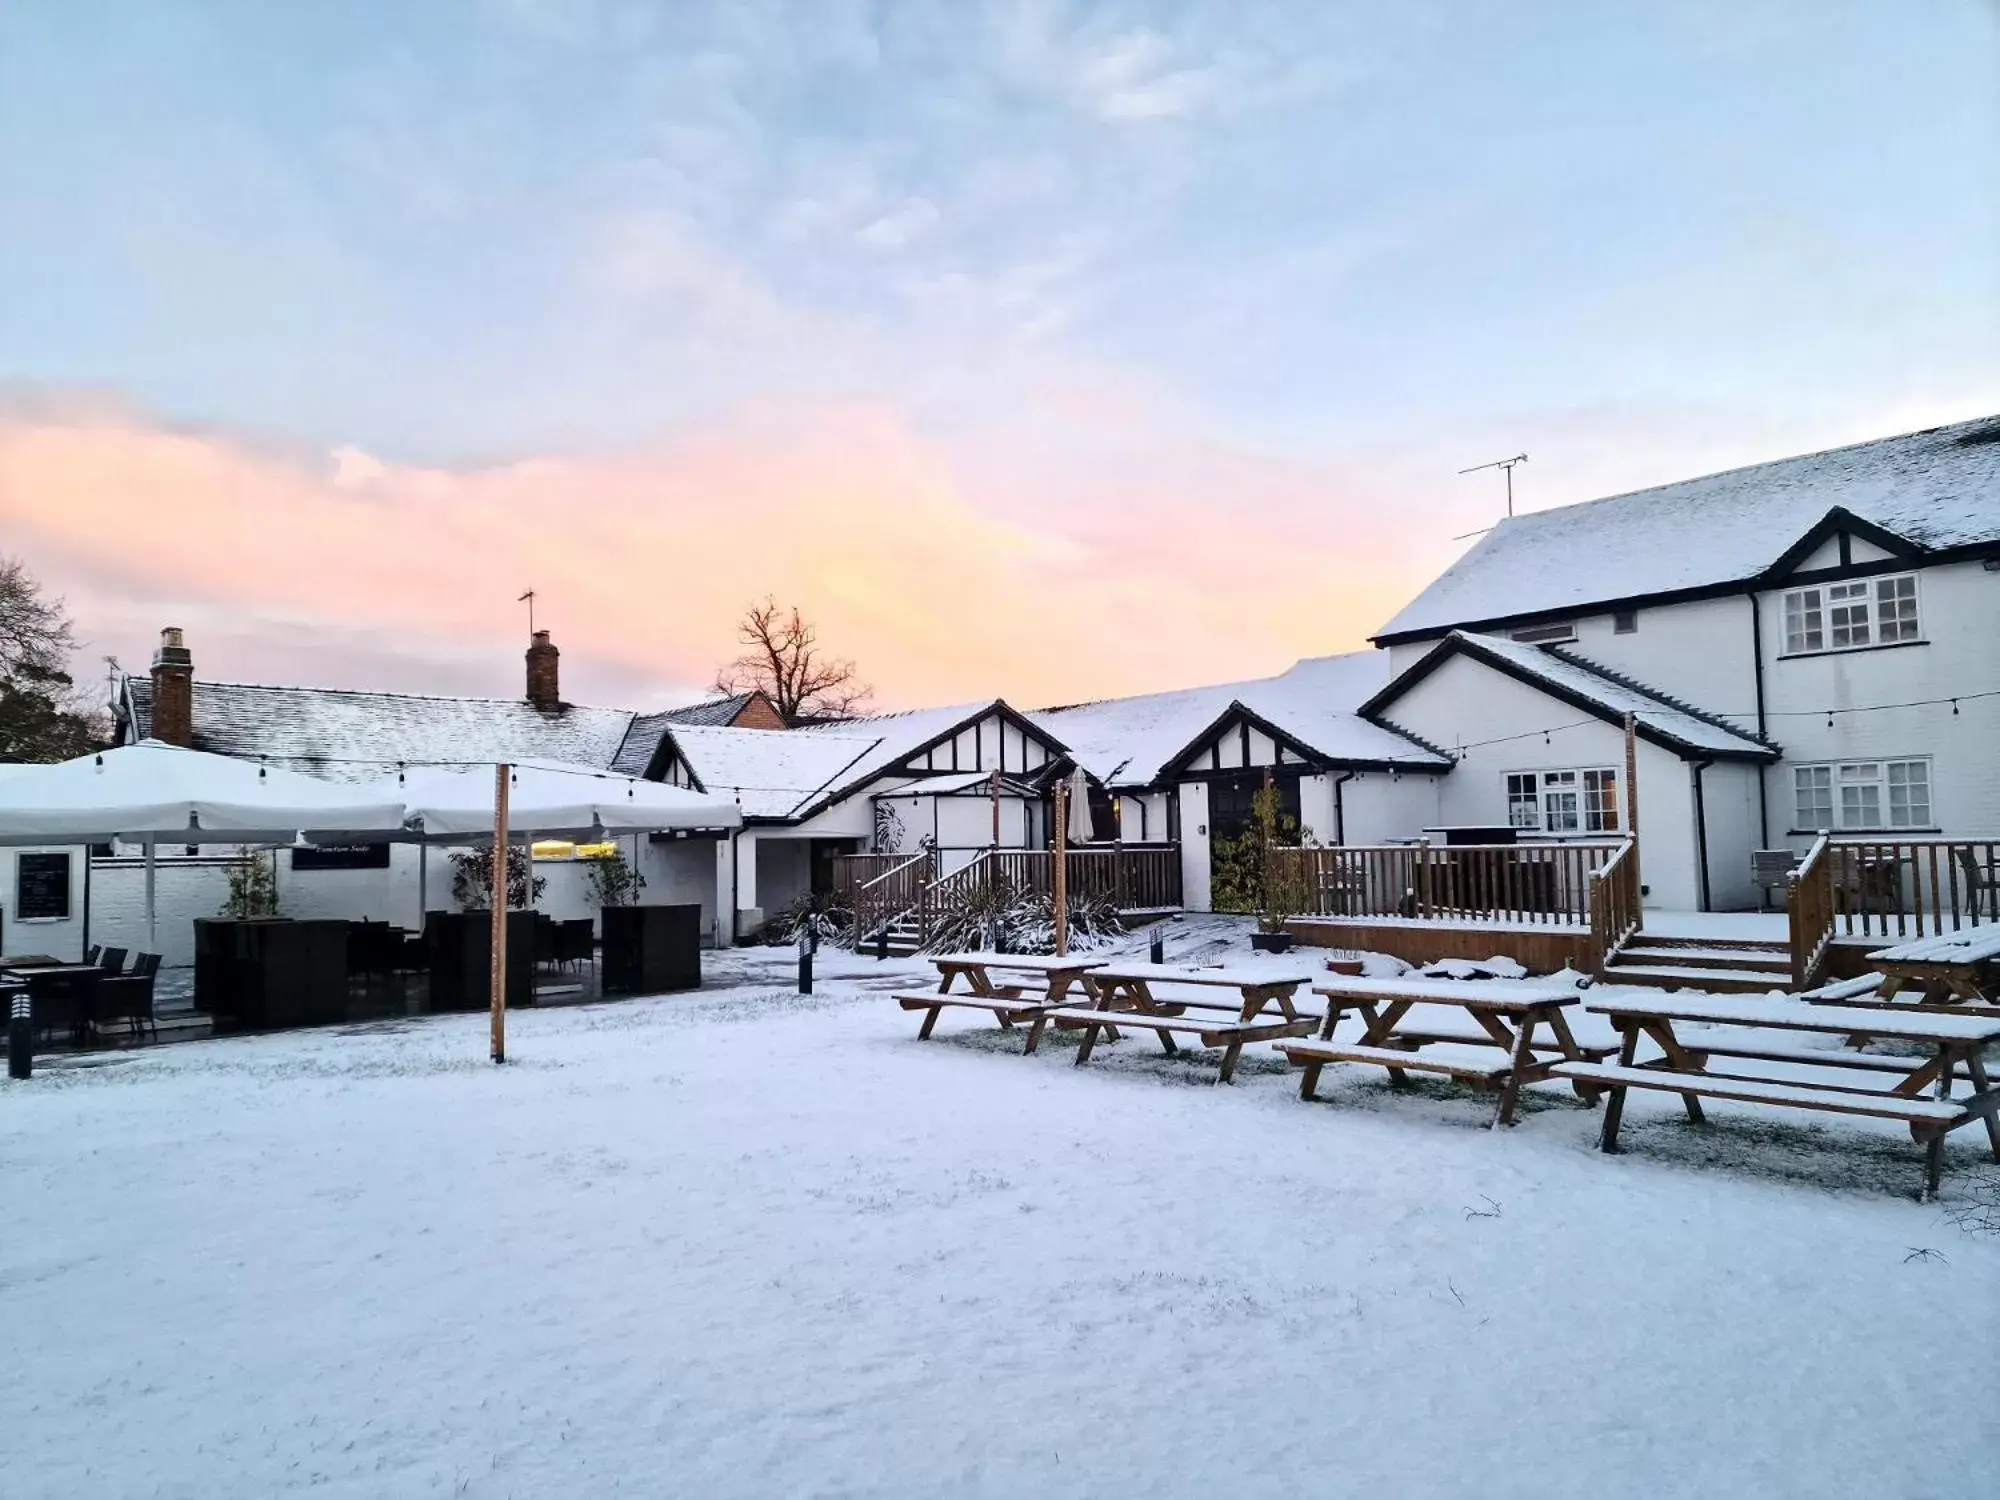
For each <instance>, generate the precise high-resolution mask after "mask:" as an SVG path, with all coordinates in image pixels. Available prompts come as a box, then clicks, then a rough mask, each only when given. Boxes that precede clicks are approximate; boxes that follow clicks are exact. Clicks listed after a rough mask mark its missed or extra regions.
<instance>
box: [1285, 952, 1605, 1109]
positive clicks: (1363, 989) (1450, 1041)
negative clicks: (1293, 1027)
mask: <svg viewBox="0 0 2000 1500" xmlns="http://www.w3.org/2000/svg"><path fill="white" fill-rule="evenodd" d="M1313 993H1314V994H1315V995H1319V996H1322V997H1324V998H1325V1000H1326V1016H1325V1019H1324V1021H1323V1022H1322V1024H1321V1030H1320V1035H1319V1039H1318V1040H1317V1041H1306V1042H1285V1043H1281V1044H1280V1045H1279V1047H1278V1050H1279V1051H1280V1052H1282V1053H1284V1054H1285V1056H1286V1057H1287V1058H1289V1059H1290V1060H1291V1061H1292V1062H1294V1063H1296V1064H1298V1065H1300V1066H1302V1067H1303V1068H1304V1069H1305V1076H1304V1077H1303V1078H1302V1079H1301V1080H1300V1083H1299V1097H1300V1098H1301V1099H1308V1100H1309V1099H1311V1098H1312V1097H1313V1096H1314V1093H1315V1091H1316V1090H1317V1089H1318V1087H1319V1078H1320V1072H1321V1070H1322V1069H1324V1068H1325V1067H1326V1065H1327V1064H1328V1063H1366V1064H1372V1065H1374V1066H1377V1067H1382V1068H1387V1069H1388V1070H1389V1078H1390V1081H1391V1082H1392V1083H1396V1084H1402V1083H1405V1082H1407V1081H1408V1080H1407V1077H1406V1074H1407V1073H1409V1072H1413V1071H1414V1072H1421V1073H1439V1074H1443V1075H1445V1076H1446V1077H1450V1078H1457V1079H1459V1080H1461V1081H1463V1082H1467V1083H1472V1084H1475V1085H1478V1086H1479V1087H1481V1088H1490V1089H1494V1090H1496V1091H1497V1092H1498V1094H1499V1098H1498V1100H1497V1102H1496V1105H1495V1108H1494V1112H1493V1119H1492V1121H1491V1122H1490V1123H1492V1124H1498V1125H1512V1124H1513V1123H1514V1109H1515V1105H1516V1103H1517V1102H1518V1101H1519V1098H1520V1093H1521V1085H1522V1084H1524V1083H1534V1082H1536V1081H1537V1080H1539V1079H1543V1078H1547V1077H1549V1076H1550V1074H1551V1072H1552V1070H1553V1069H1554V1068H1555V1066H1556V1064H1558V1063H1563V1062H1584V1061H1590V1060H1593V1059H1601V1058H1604V1057H1608V1056H1610V1054H1611V1052H1612V1051H1613V1050H1614V1049H1612V1048H1611V1047H1583V1046H1579V1045H1578V1043H1577V1040H1576V1038H1575V1037H1574V1036H1573V1035H1572V1034H1571V1033H1570V1029H1569V1022H1568V1020H1567V1019H1566V1018H1565V1017H1564V1015H1563V1010H1564V1008H1565V1007H1567V1006H1571V1005H1574V1004H1576V1002H1577V994H1576V991H1575V990H1574V989H1571V988H1570V987H1569V986H1568V985H1563V984H1539V985H1537V984H1524V983H1519V982H1516V981H1512V980H1464V979H1361V978H1354V979H1335V980H1331V981H1329V982H1328V983H1326V984H1321V985H1315V986H1314V987H1313ZM1419 1005H1423V1006H1432V1007H1436V1006H1449V1007H1454V1008H1456V1009H1459V1010H1463V1011H1464V1012H1465V1013H1466V1014H1467V1015H1468V1016H1470V1017H1471V1019H1472V1022H1473V1025H1472V1027H1471V1028H1458V1029H1447V1028H1444V1027H1440V1026H1439V1025H1438V1024H1437V1023H1436V1022H1435V1021H1429V1020H1428V1017H1427V1015H1426V1018H1425V1019H1424V1020H1419V1021H1415V1022H1413V1021H1412V1014H1411V1013H1412V1011H1413V1010H1414V1009H1415V1007H1417V1006H1419ZM1348 1011H1359V1012H1360V1014H1361V1018H1362V1031H1361V1037H1360V1039H1359V1040H1358V1041H1353V1042H1337V1041H1335V1040H1334V1030H1335V1028H1336V1027H1337V1026H1338V1025H1339V1024H1340V1021H1341V1019H1342V1017H1343V1016H1344V1015H1345V1014H1346V1013H1347V1012H1348ZM1542 1027H1546V1028H1547V1029H1548V1034H1549V1035H1548V1040H1547V1041H1544V1042H1538V1041H1537V1040H1536V1039H1535V1033H1536V1031H1537V1030H1538V1029H1539V1028H1542ZM1433 1047H1442V1048H1443V1049H1444V1050H1442V1051H1426V1050H1424V1049H1426V1048H1433ZM1493 1048H1498V1049H1499V1050H1500V1052H1501V1054H1502V1055H1501V1057H1500V1058H1498V1059H1494V1058H1491V1057H1489V1056H1487V1055H1484V1054H1485V1053H1487V1052H1488V1051H1490V1050H1491V1049H1493ZM1574 1087H1575V1089H1576V1093H1577V1096H1578V1097H1579V1098H1581V1099H1582V1100H1584V1102H1585V1103H1594V1102H1595V1101H1596V1099H1597V1095H1598V1090H1597V1089H1596V1087H1595V1086H1593V1085H1590V1084H1585V1083H1576V1084H1574Z"/></svg>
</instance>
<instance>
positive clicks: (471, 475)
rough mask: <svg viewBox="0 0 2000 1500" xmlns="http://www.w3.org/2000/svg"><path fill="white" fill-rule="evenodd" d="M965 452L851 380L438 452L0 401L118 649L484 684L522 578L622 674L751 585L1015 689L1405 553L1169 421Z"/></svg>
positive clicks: (391, 682)
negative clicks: (590, 451)
mask: <svg viewBox="0 0 2000 1500" xmlns="http://www.w3.org/2000/svg"><path fill="white" fill-rule="evenodd" d="M1124 446H1126V447H1127V448H1128V450H1129V444H1128V445H1124ZM967 467H968V465H967V462H966V460H965V459H964V457H963V456H962V455H960V454H957V453H955V452H954V451H952V450H949V449H947V448H945V447H943V446H941V445H939V444H937V443H935V442H930V441H926V440H924V439H922V438H920V437H919V436H917V435H916V434H914V433H913V432H912V431H911V430H910V428H909V427H908V426H907V425H906V424H905V423H904V422H903V421H902V420H900V419H899V418H898V417H897V416H896V415H895V414H894V413H891V412H888V411H885V410H882V409H879V408H873V407H859V406H857V407H841V408H824V407H822V408H814V409H811V410H792V409H785V410H777V409H772V410H762V411H755V412H748V413H744V414H741V415H739V416H738V417H736V418H735V419H733V420H731V421H730V422H728V423H727V424H725V425H720V426H716V427H712V428H710V429H707V430H704V431H701V432H698V433H692V434H688V435H684V436H680V437H677V438H675V439H673V440H671V441H666V442H662V443H660V444H658V445H655V446H653V447H650V448H648V449H645V450H643V451H634V452H625V453H617V454H605V455H593V456H565V455H550V456H544V457H536V458H530V459H526V460H522V461H519V462H514V463H509V464H506V465H502V466H497V467H491V468H483V469H467V470H452V469H439V468H425V467H418V466H411V465H403V464H398V463H395V462H392V461H388V460H385V459H382V458H381V457H379V456H376V455H371V454H368V453H365V452H362V451H360V450H357V449H352V448H346V449H340V450H337V451H336V452H334V453H332V454H327V455H317V454H309V455H300V454H297V453H285V452H278V451H274V450H272V449H271V448H270V447H269V446H268V445H263V444H258V443H255V442H252V441H249V440H247V439H243V438H240V437H236V436H232V435H228V434H215V433H190V432H181V431H174V430H169V429H167V428H165V427H163V426H161V425H158V424H155V423H151V422H148V421H146V420H144V419H142V418H139V417H136V416H133V415H131V414H129V413H125V414H117V415H106V414H103V413H97V414H93V415H77V414H74V413H56V412H51V411H43V412H38V413H34V414H29V415H24V416H19V417H16V418H13V419H0V523H4V526H5V532H6V535H7V537H8V541H7V544H6V545H7V550H8V551H10V552H17V553H19V554H20V555H22V556H23V557H24V558H25V559H26V560H27V561H28V563H29V565H30V567H31V568H33V569H34V570H35V571H37V573H38V574H39V575H41V576H42V577H43V578H45V579H46V580H47V581H48V582H49V583H50V584H51V585H52V586H54V587H57V588H59V589H62V590H64V591H66V592H67V593H68V595H69V599H70V604H71V607H72V609H73V611H74V612H75V614H76V615H77V617H78V620H79V624H80V625H81V627H82V628H83V631H84V633H85V634H86V635H87V636H88V637H89V638H90V639H91V640H92V642H93V648H94V649H97V650H109V651H117V652H120V653H123V654H124V656H125V659H126V661H127V662H128V663H136V662H138V661H140V660H142V659H143V658H144V654H145V652H146V651H147V650H148V649H149V648H150V645H151V642H152V640H153V632H154V630H155V629H156V628H157V627H158V626H159V625H161V624H166V623H175V624H181V625H185V626H187V627H188V628H189V629H190V631H191V632H193V639H194V644H195V646H196V649H197V652H198V660H199V662H200V667H201V670H202V671H203V672H204V673H206V674H208V675H212V676H216V677H230V676H234V677H242V678H250V679H253V680H285V679H291V680H316V681H324V682H330V683H335V684H337V685H344V686H394V687H400V688H435V689H440V690H445V691H490V692H499V693H512V692H515V691H518V684H519V663H518V651H519V647H520V644H521V640H522V635H523V632H524V622H523V617H522V612H521V608H520V606H519V605H517V604H516V603H515V596H516V595H517V594H519V593H520V592H521V591H522V590H523V589H526V588H530V587H532V588H534V589H536V590H537V591H538V595H539V600H540V606H539V615H540V619H541V621H542V622H544V623H546V624H547V625H548V626H549V627H550V628H552V629H553V630H554V631H555V633H556V639H557V641H558V643H559V644H560V645H561V646H562V647H563V649H564V672H565V678H564V681H565V687H566V689H567V691H568V693H569V695H570V696H572V697H575V698H577V699H579V700H580V701H600V702H617V703H633V704H635V705H643V704H645V703H647V702H650V701H652V698H653V697H656V696H658V695H662V694H667V693H671V692H674V691H675V690H677V689H678V690H685V689H687V688H691V687H698V686H699V685H700V684H702V683H704V682H705V681H706V680H707V679H708V678H709V676H710V675H711V674H712V672H713V670H714V667H715V666H716V664H717V663H718V662H720V661H722V660H725V659H726V658H728V657H729V656H730V655H731V654H733V642H732V622H733V620H734V619H735V618H736V616H737V614H738V613H739V612H740V610H741V608H742V606H743V605H744V603H745V602H747V601H748V600H749V599H752V598H754V597H758V596H761V595H764V594H767V593H768V594H772V595H775V596H776V597H778V598H779V599H781V600H786V601H795V602H797V603H798V604H799V605H800V606H801V607H803V608H804V609H805V610H807V611H808V613H810V614H811V615H813V616H814V617H816V618H817V619H818V620H819V621H820V623H821V628H822V636H823V639H824V640H825V641H826V642H827V643H828V645H829V646H830V647H831V648H832V649H834V650H837V651H838V652H840V653H842V654H846V655H851V656H853V657H854V658H855V659H856V660H857V661H858V662H859V663H860V664H861V666H862V668H863V671H864V673H865V674H866V675H867V676H868V677H869V679H870V680H871V681H873V682H874V683H875V684H876V686H877V689H878V697H879V700H880V701H881V702H882V703H883V704H885V705H909V704H918V703H934V702H945V701H953V700H959V699H966V698H976V697H983V696H988V695H1004V696H1006V697H1008V698H1010V699H1012V700H1013V701H1015V702H1017V703H1021V704H1024V705H1034V704H1039V703H1044V702H1056V701H1069V700H1073V699H1078V698H1086V697H1096V696H1105V695H1111V694H1117V693H1123V692H1131V691H1140V690H1145V689H1150V688H1157V687H1167V686H1174V685H1179V684H1183V683H1187V682H1194V681H1201V680H1222V679H1228V678H1232V677H1240V676H1250V675H1255V674H1258V673H1261V672H1266V671H1272V670H1277V669H1281V668H1282V667H1284V666H1285V665H1287V664H1288V663H1289V662H1290V661H1291V660H1292V659H1294V658H1295V657H1297V656H1298V655H1300V654H1302V653H1308V652H1317V651H1324V650H1334V649H1341V648H1345V647H1349V646H1355V645H1358V644H1360V643H1361V641H1362V640H1363V638H1364V637H1365V634H1366V632H1367V631H1368V629H1370V628H1372V627H1373V626H1374V625H1376V624H1378V623H1379V622H1380V621H1381V620H1382V619H1384V618H1386V617H1387V616H1388V614H1390V613H1391V612H1392V611H1393V609H1394V607H1395V605H1396V604H1397V603H1398V602H1400V600H1401V599H1402V598H1404V597H1406V596H1407V594H1408V593H1409V591H1410V590H1411V588H1413V587H1414V586H1415V585H1416V584H1417V583H1418V582H1420V581H1421V578H1420V576H1417V575H1416V574H1415V573H1414V572H1413V571H1412V570H1410V569H1408V568H1403V567H1392V568H1387V569H1384V568H1381V567H1378V566H1374V565H1373V563H1372V560H1371V551H1373V550H1381V551H1385V552H1386V551H1388V550H1391V549H1389V548H1388V547H1387V545H1386V543H1385V542H1384V539H1383V536H1382V534H1381V531H1380V529H1379V528H1378V527H1377V526H1376V525H1374V524H1372V523H1369V522H1368V521H1367V519H1366V517H1365V516H1364V517H1361V518H1360V522H1359V524H1358V525H1353V526H1350V525H1347V524H1345V523H1342V524H1336V517H1337V514H1338V513H1339V512H1346V511H1348V510H1349V508H1348V507H1345V506H1342V507H1339V512H1337V510H1336V505H1335V502H1336V500H1337V498H1338V490H1337V488H1336V486H1335V484H1334V482H1333V479H1332V476H1329V475H1325V474H1318V473H1315V472H1313V471H1310V470H1306V469H1299V468H1296V467H1287V466H1283V465H1279V464H1275V463H1270V462H1265V461H1260V460H1254V459H1250V458H1247V457H1244V456H1242V455H1236V454H1231V453H1229V452H1227V451H1221V450H1214V451H1204V450H1200V449H1197V448H1193V447H1191V446H1189V445H1186V444H1169V445H1163V446H1162V447H1161V449H1160V452H1159V455H1158V457H1157V458H1156V459H1155V458H1149V459H1147V460H1145V461H1142V462H1130V461H1124V462H1120V461H1116V460H1107V461H1105V462H1102V463H1097V464H1093V465H1088V466H1083V467H1079V468H1077V469H1075V470H1073V471H1065V470H1063V469H1062V468H1061V466H1060V465H1059V464H1057V463H1055V461H1053V460H1050V461H1049V462H1048V463H1046V464H1044V465H1043V466H1042V473H1041V474H1040V476H1039V478H1038V479H1036V480H1035V482H1036V483H1037V484H1038V485H1039V486H1040V490H1039V492H1038V493H1036V494H1034V495H1030V496H1020V495H1011V496H1002V495H998V494H996V493H994V491H995V488H996V486H995V482H994V480H993V478H992V476H991V475H987V474H985V471H983V470H982V475H983V476H984V477H983V478H982V481H981V483H979V484H970V483H968V482H967V480H966V478H965V477H964V476H965V470H966V469H967ZM649 695H650V696H649Z"/></svg>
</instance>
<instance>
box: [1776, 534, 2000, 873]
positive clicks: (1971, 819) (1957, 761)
mask: <svg viewBox="0 0 2000 1500" xmlns="http://www.w3.org/2000/svg"><path fill="white" fill-rule="evenodd" d="M1917 591H1918V595H1917V597H1918V608H1919V612H1920V619H1921V622H1922V627H1923V633H1924V640H1925V643H1924V644H1922V645H1908V646H1890V647H1885V648H1881V649H1878V650H1868V651H1845V652H1835V653H1829V654H1826V655H1820V656H1798V657H1790V658H1786V657H1784V656H1783V655H1782V653H1783V651H1784V644H1785V642H1784V620H1783V611H1784V598H1783V594H1782V591H1778V592H1772V593H1769V594H1765V595H1763V596H1761V604H1762V608H1763V611H1764V646H1765V651H1766V655H1767V658H1768V659H1767V661H1766V663H1765V669H1764V692H1765V703H1766V707H1767V710H1768V712H1769V714H1770V718H1769V721H1768V722H1769V725H1770V735H1771V738H1772V739H1773V740H1775V741H1776V742H1777V743H1778V744H1779V745H1780V746H1782V747H1783V749H1784V752H1785V758H1784V760H1783V761H1782V762H1781V763H1780V764H1778V765H1777V766H1774V767H1772V768H1771V770H1770V771H1769V772H1768V773H1767V774H1768V776H1769V785H1770V816H1771V841H1772V844H1773V845H1774V846H1782V845H1783V844H1784V843H1785V842H1786V841H1787V840H1788V838H1789V841H1790V842H1791V844H1792V846H1793V847H1794V848H1803V847H1805V845H1806V843H1807V842H1808V841H1809V839H1810V836H1811V830H1808V829H1802V828H1798V827H1796V807H1795V801H1794V797H1793V778H1792V768H1793V767H1794V766H1796V765H1801V764H1813V763H1818V762H1838V761H1857V760H1877V759H1902V758H1905V757H1913V756H1928V757H1930V760H1931V803H1932V816H1933V818H1934V819H1935V821H1936V824H1937V827H1938V829H1939V831H1940V832H1942V833H1943V834H1945V835H1947V836H1958V837H1965V836H1982V835H1987V836H1990V835H1994V834H2000V753H1996V747H2000V697H1991V698H1980V699H1971V700H1969V701H1963V702H1961V703H1960V704H1959V705H1958V712H1957V714H1955V715H1954V714H1953V713H1952V709H1951V705H1950V704H1949V703H1939V704H1932V705H1929V706H1924V707H1915V708H1898V709H1886V710H1875V711H1871V712H1867V713H1843V712H1839V711H1838V710H1841V709H1853V708H1859V707H1864V706H1869V705H1876V704H1888V703H1910V702H1915V701H1918V700H1923V699H1932V698H1948V697H1950V696H1951V695H1952V694H1953V693H1968V694H1969V693H1977V692H1982V691H1983V692H1989V693H1990V692H1993V691H1994V690H1995V689H2000V573H1988V572H1986V571H1985V569H1984V568H1982V567H1981V566H1980V564H1978V563H1976V562H1972V563H1954V564H1951V565H1949V566H1946V567H1939V568H1925V569H1922V570H1921V571H1919V572H1918V574H1917ZM1829 709H1832V710H1835V712H1834V714H1833V723H1832V725H1831V727H1829V726H1828V724H1827V711H1828V710H1829Z"/></svg>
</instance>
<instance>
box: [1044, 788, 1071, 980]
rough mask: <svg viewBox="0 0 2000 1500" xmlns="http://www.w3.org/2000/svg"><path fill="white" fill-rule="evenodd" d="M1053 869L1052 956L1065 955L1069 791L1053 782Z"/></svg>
mask: <svg viewBox="0 0 2000 1500" xmlns="http://www.w3.org/2000/svg"><path fill="white" fill-rule="evenodd" d="M1055 834H1056V840H1055V858H1054V861H1053V863H1054V864H1055V869H1054V870H1052V871H1051V872H1050V878H1049V885H1050V889H1051V896H1050V900H1051V903H1052V904H1053V906H1054V908H1055V916H1056V957H1057V958H1066V957H1068V956H1069V788H1068V787H1067V786H1065V785H1064V784H1063V783H1062V782H1060V781H1058V782H1057V783H1056V828H1055Z"/></svg>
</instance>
